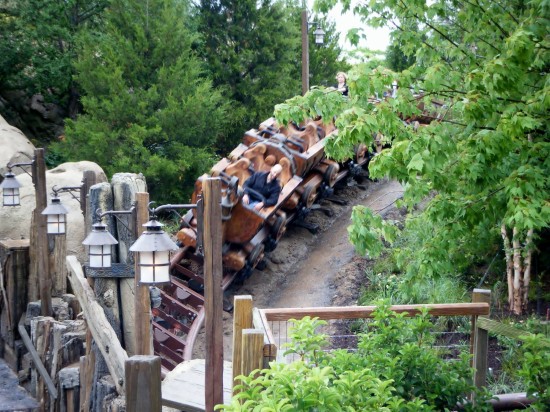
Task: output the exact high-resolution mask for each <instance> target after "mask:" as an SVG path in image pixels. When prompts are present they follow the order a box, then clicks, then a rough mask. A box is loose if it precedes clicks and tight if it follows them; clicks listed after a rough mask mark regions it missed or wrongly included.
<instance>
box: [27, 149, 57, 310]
mask: <svg viewBox="0 0 550 412" xmlns="http://www.w3.org/2000/svg"><path fill="white" fill-rule="evenodd" d="M32 180H33V183H34V188H35V200H36V207H35V209H34V211H33V225H32V228H31V249H30V251H31V268H32V269H31V270H33V271H34V272H35V273H34V276H35V277H36V278H38V284H39V285H40V307H41V314H42V316H51V315H52V314H53V308H52V292H51V289H52V279H51V275H50V265H49V257H48V233H47V228H46V226H47V218H46V216H45V215H43V214H42V211H43V210H44V209H45V208H46V206H47V203H48V200H47V197H48V196H47V193H46V190H47V189H46V161H45V159H44V149H42V148H40V149H35V151H34V162H33V165H32ZM32 232H34V233H32Z"/></svg>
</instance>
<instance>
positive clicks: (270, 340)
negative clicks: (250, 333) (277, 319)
mask: <svg viewBox="0 0 550 412" xmlns="http://www.w3.org/2000/svg"><path fill="white" fill-rule="evenodd" d="M252 323H253V328H254V329H259V330H261V331H262V332H263V333H264V350H263V353H264V361H263V367H264V368H266V369H267V368H269V362H271V361H274V360H277V344H276V343H275V338H274V337H273V332H272V330H271V328H270V327H269V322H268V321H267V320H266V318H265V314H263V313H262V312H261V311H260V310H259V309H258V308H254V309H253V311H252Z"/></svg>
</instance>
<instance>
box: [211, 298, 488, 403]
mask: <svg viewBox="0 0 550 412" xmlns="http://www.w3.org/2000/svg"><path fill="white" fill-rule="evenodd" d="M428 319H429V317H428V314H427V313H426V312H424V313H423V314H422V315H419V316H417V317H415V318H411V319H406V318H405V316H404V314H396V313H395V312H392V311H391V310H389V305H388V304H381V305H380V306H379V307H378V308H377V309H376V311H375V313H374V320H373V321H372V322H370V323H369V324H368V331H367V332H366V333H364V334H361V335H360V336H359V344H358V351H357V352H347V351H345V350H336V351H333V352H330V353H326V354H324V355H323V356H318V355H315V352H319V344H320V343H321V341H322V339H324V337H320V336H319V334H318V333H316V331H315V329H316V327H317V326H319V325H320V324H321V323H320V322H319V321H318V320H317V319H315V318H314V319H310V318H307V319H303V320H301V321H298V322H297V323H296V324H295V326H294V327H293V329H292V332H291V333H292V345H296V346H295V347H296V349H295V350H296V352H302V351H305V353H304V357H303V359H302V360H300V361H297V362H293V363H291V364H280V363H272V364H271V368H270V369H267V370H262V371H255V372H253V373H252V374H251V375H250V376H247V377H245V376H240V377H239V378H238V379H240V381H241V384H240V385H238V386H237V389H238V390H239V393H238V394H237V395H235V396H234V397H233V398H232V403H231V405H227V406H222V405H218V406H217V407H216V408H217V409H223V410H226V411H367V410H370V411H374V410H376V411H436V410H452V409H453V408H454V407H455V406H456V403H457V402H463V401H464V400H465V397H466V395H467V394H469V393H470V392H471V391H474V388H473V386H472V384H471V373H472V371H471V370H470V367H469V365H468V363H469V360H468V355H465V356H463V357H461V359H460V360H458V361H453V362H449V361H445V360H444V359H443V358H442V357H441V353H440V352H439V351H438V350H436V349H435V348H433V347H432V346H431V345H432V337H431V334H430V329H431V326H432V325H431V324H430V322H429V320H428ZM308 350H309V351H310V352H309V353H308V352H307V351H308ZM476 396H477V398H476V399H477V400H478V404H477V406H476V407H473V406H472V405H470V404H467V405H466V406H465V408H466V409H465V410H477V411H483V410H492V408H491V407H490V406H488V405H487V404H486V403H485V402H484V401H485V400H486V399H487V395H486V393H485V392H477V393H476Z"/></svg>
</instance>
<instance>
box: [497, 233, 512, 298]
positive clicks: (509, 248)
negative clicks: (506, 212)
mask: <svg viewBox="0 0 550 412" xmlns="http://www.w3.org/2000/svg"><path fill="white" fill-rule="evenodd" d="M500 234H501V235H502V241H503V242H504V256H505V257H506V279H507V282H508V306H509V307H510V308H512V306H514V296H513V291H514V283H513V279H514V277H513V273H514V271H513V264H512V245H511V244H510V238H509V237H508V232H507V231H506V225H505V224H504V223H503V224H502V226H501V227H500Z"/></svg>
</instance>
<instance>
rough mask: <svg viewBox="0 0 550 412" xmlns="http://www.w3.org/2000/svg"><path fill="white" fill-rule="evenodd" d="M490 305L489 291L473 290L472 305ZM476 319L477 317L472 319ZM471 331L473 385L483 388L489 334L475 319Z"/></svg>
mask: <svg viewBox="0 0 550 412" xmlns="http://www.w3.org/2000/svg"><path fill="white" fill-rule="evenodd" d="M483 302H485V303H488V304H489V305H490V304H491V291H490V290H487V289H474V291H473V293H472V303H483ZM474 318H477V317H474ZM472 329H473V355H474V357H473V364H474V385H475V386H476V387H477V388H481V387H483V386H485V384H486V380H487V354H488V351H489V332H488V331H487V330H486V329H483V328H481V327H479V325H478V324H477V321H476V319H473V321H472Z"/></svg>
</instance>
